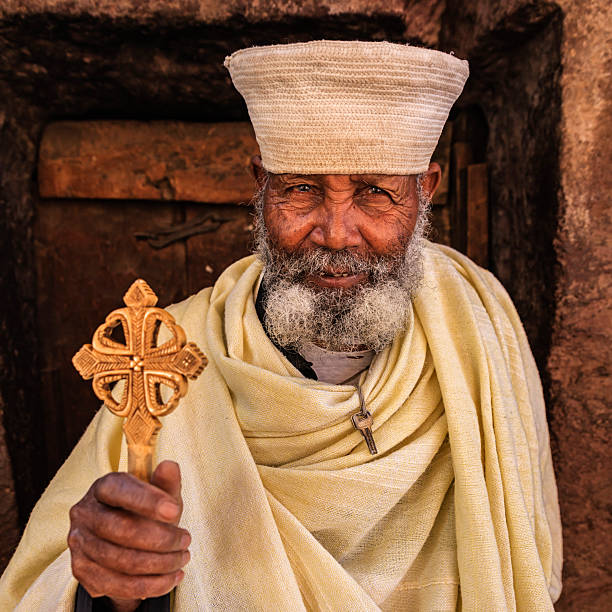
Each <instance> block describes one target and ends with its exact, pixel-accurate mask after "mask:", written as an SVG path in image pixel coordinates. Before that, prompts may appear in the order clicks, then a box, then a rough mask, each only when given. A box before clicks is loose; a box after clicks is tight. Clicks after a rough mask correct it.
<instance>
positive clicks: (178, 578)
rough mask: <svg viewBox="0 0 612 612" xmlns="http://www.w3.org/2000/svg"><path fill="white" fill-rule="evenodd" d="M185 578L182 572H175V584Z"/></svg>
mask: <svg viewBox="0 0 612 612" xmlns="http://www.w3.org/2000/svg"><path fill="white" fill-rule="evenodd" d="M184 577H185V572H184V571H183V570H179V571H178V572H176V578H175V584H178V583H179V582H180V581H181V580H182V579H183V578H184Z"/></svg>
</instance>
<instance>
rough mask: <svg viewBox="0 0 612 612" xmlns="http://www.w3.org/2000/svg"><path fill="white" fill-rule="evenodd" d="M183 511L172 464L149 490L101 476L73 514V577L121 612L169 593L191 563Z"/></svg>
mask: <svg viewBox="0 0 612 612" xmlns="http://www.w3.org/2000/svg"><path fill="white" fill-rule="evenodd" d="M182 511H183V502H182V498H181V472H180V470H179V466H178V464H177V463H174V462H173V461H162V462H161V463H160V464H159V465H158V466H157V468H156V469H155V471H154V472H153V476H152V478H151V484H147V483H145V482H141V481H140V480H138V479H137V478H134V477H133V476H131V475H129V474H125V473H112V474H107V475H106V476H103V477H102V478H100V479H98V480H96V482H94V484H93V485H92V486H91V488H90V489H89V491H88V492H87V494H86V495H85V497H83V499H82V500H81V501H80V502H78V503H77V504H75V505H74V506H73V507H72V508H71V509H70V533H69V534H68V546H69V547H70V552H71V555H72V573H73V574H74V576H75V578H76V579H77V580H78V581H79V582H80V583H81V584H82V585H83V587H84V588H85V589H86V590H87V591H88V593H89V594H90V595H91V596H92V597H101V596H102V595H106V596H107V597H109V598H110V599H111V600H112V602H113V605H114V606H115V609H116V610H117V611H118V612H131V611H132V610H135V609H136V608H137V607H138V605H139V604H140V600H142V599H147V598H149V597H158V596H160V595H164V594H166V593H168V592H169V591H171V590H172V589H173V588H174V587H175V586H176V585H177V584H178V583H179V582H180V581H181V580H182V579H183V572H182V571H181V568H182V567H183V566H184V565H185V564H186V563H187V562H188V561H189V551H188V550H187V547H188V546H189V544H190V542H191V536H190V535H189V532H188V531H186V530H185V529H181V528H180V527H177V523H178V521H179V519H180V517H181V513H182Z"/></svg>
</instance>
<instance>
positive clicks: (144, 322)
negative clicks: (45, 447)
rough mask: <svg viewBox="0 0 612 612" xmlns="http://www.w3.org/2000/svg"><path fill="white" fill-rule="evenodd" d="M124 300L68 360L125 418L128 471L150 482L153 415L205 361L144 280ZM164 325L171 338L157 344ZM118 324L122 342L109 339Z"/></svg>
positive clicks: (168, 405) (169, 405)
mask: <svg viewBox="0 0 612 612" xmlns="http://www.w3.org/2000/svg"><path fill="white" fill-rule="evenodd" d="M123 301H124V302H125V305H126V306H127V308H119V309H117V310H113V312H111V313H110V314H109V315H108V316H107V317H106V320H105V321H104V323H103V324H102V325H100V326H99V327H98V329H97V330H96V331H95V333H94V336H93V339H92V343H91V344H84V345H83V346H82V347H81V349H80V350H79V351H78V353H77V354H76V355H75V356H74V357H73V358H72V363H73V364H74V367H75V368H76V369H77V370H78V371H79V374H81V376H82V377H83V378H85V379H86V380H87V379H90V378H93V381H92V386H93V390H94V393H95V394H96V395H97V396H98V397H99V398H100V399H101V400H102V401H103V402H104V403H105V405H106V406H107V407H108V409H109V410H110V411H111V412H113V413H114V414H116V415H117V416H119V417H124V418H125V422H124V424H123V431H124V433H125V437H126V439H127V444H128V472H129V473H130V474H133V475H134V476H137V477H138V478H140V479H141V480H146V481H149V480H150V479H151V472H152V468H153V453H154V449H155V442H156V439H157V434H158V432H159V430H160V429H161V423H160V421H159V419H158V418H157V417H160V416H163V415H166V414H169V413H170V412H172V411H173V410H174V409H175V408H176V406H177V405H178V402H179V400H180V398H181V397H183V396H184V395H185V393H187V379H188V378H190V379H195V378H197V377H198V376H199V375H200V374H201V373H202V370H203V369H204V367H205V366H206V364H207V360H206V357H205V356H204V354H203V353H202V351H200V349H199V348H198V347H197V346H196V345H195V344H194V343H193V342H189V343H187V342H186V338H185V332H184V331H183V329H182V328H181V327H180V326H179V325H178V324H177V323H176V321H175V320H174V317H173V316H172V315H171V314H170V313H168V312H167V311H165V310H163V309H161V308H155V307H154V306H155V304H157V296H156V295H155V293H153V290H152V289H151V287H149V285H148V284H147V283H146V282H145V281H143V280H141V279H139V280H137V281H135V282H134V283H133V284H132V286H131V287H130V288H129V289H128V291H127V293H126V294H125V295H124V296H123ZM162 324H163V325H164V327H165V328H166V329H167V331H168V332H169V333H170V338H169V339H168V340H166V341H164V342H163V343H162V344H160V345H159V346H158V344H157V341H158V335H159V331H160V328H161V326H162ZM119 325H120V326H121V329H122V330H123V335H124V337H125V344H124V343H122V342H120V341H117V340H114V339H113V338H112V334H113V330H114V329H115V328H116V327H117V326H119ZM115 384H117V385H122V388H121V387H119V386H118V387H117V389H116V390H115V391H116V393H115V396H117V394H118V393H120V399H119V400H118V401H117V400H115V397H113V393H112V387H113V386H114V385H115ZM164 387H165V388H166V389H164ZM165 391H166V393H165ZM167 395H169V397H167ZM164 396H166V397H164Z"/></svg>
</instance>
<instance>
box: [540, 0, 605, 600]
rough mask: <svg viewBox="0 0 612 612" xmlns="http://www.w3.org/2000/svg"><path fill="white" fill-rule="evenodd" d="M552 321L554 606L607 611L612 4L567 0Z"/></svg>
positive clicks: (599, 1)
mask: <svg viewBox="0 0 612 612" xmlns="http://www.w3.org/2000/svg"><path fill="white" fill-rule="evenodd" d="M562 6H563V9H564V10H565V19H564V22H563V26H564V38H563V44H562V57H563V72H562V77H561V87H562V96H563V106H562V111H563V112H562V117H561V152H560V177H561V183H560V199H559V216H558V225H557V235H556V239H555V245H554V246H555V255H556V258H557V266H558V267H557V269H558V275H557V286H556V291H555V305H556V311H555V318H554V322H553V335H552V341H551V351H550V356H549V359H548V366H547V372H548V376H549V380H550V383H549V384H550V403H551V408H552V410H551V423H550V425H551V431H552V436H553V449H554V460H555V464H556V467H557V474H558V480H559V497H560V502H561V516H562V518H563V523H564V534H565V551H566V554H565V593H564V596H563V599H562V601H561V602H560V605H559V608H558V609H559V610H568V611H569V610H606V609H610V608H611V607H612V594H611V592H610V586H609V584H610V569H609V568H610V563H609V562H610V550H611V549H612V535H611V534H612V530H611V529H610V527H611V519H610V502H611V501H612V495H611V491H610V478H609V474H610V453H609V450H608V449H609V445H610V437H611V436H610V434H611V426H610V421H611V419H610V406H611V405H612V400H611V398H612V381H611V378H610V364H611V363H612V336H611V330H612V310H611V308H610V306H611V303H612V239H611V238H610V235H611V233H612V208H611V207H610V194H611V193H612V173H610V169H609V165H610V160H611V159H612V129H611V127H610V126H612V45H611V41H612V5H611V4H610V3H609V2H606V1H605V0H597V1H594V2H579V3H576V2H571V1H569V0H564V1H563V3H562Z"/></svg>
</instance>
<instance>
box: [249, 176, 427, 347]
mask: <svg viewBox="0 0 612 612" xmlns="http://www.w3.org/2000/svg"><path fill="white" fill-rule="evenodd" d="M418 185H419V213H418V218H417V223H416V226H415V229H414V232H413V233H412V236H411V237H410V239H409V240H408V244H407V245H406V247H405V250H404V252H403V254H401V255H400V256H395V257H379V258H376V259H368V260H365V259H363V258H360V257H358V256H357V255H355V254H354V253H352V252H351V251H349V250H348V249H347V250H343V251H330V250H329V249H325V248H319V249H312V250H308V251H306V252H298V253H285V252H281V251H279V250H277V249H275V248H274V247H273V246H272V245H271V244H270V241H269V239H268V235H267V231H266V228H265V225H264V223H263V214H262V207H263V193H261V194H259V195H258V197H257V198H256V200H255V206H256V209H257V212H258V217H257V227H256V241H257V250H256V252H257V254H258V255H259V257H260V258H261V260H262V261H263V263H264V266H265V273H264V279H263V282H264V283H265V288H266V294H267V295H266V300H265V303H264V309H265V324H266V331H267V332H268V335H269V336H270V337H271V338H272V340H274V341H275V342H276V343H277V344H278V345H280V346H283V347H286V348H292V349H296V350H298V351H299V350H300V348H301V347H302V346H304V345H305V344H308V343H312V344H315V345H317V346H319V347H321V348H324V349H327V350H330V351H352V350H367V349H371V350H374V351H377V352H378V351H381V350H382V349H383V348H385V347H386V346H387V345H389V344H390V343H391V342H392V341H393V339H394V338H395V336H396V335H397V334H398V333H399V332H401V331H403V330H405V328H406V324H407V321H408V317H409V314H410V308H411V301H412V298H413V297H414V295H415V293H416V291H417V290H418V288H419V286H420V284H421V281H422V278H423V247H424V237H425V234H426V230H427V228H428V226H429V208H430V203H429V201H428V200H427V199H426V198H425V197H424V195H423V192H422V190H421V188H420V181H418ZM329 267H338V268H341V269H343V270H350V271H351V272H353V273H357V272H368V279H367V280H366V281H365V282H363V283H360V284H359V285H358V286H357V287H354V288H352V289H325V288H319V287H317V288H315V287H313V286H312V285H310V284H306V283H305V282H304V278H305V277H306V276H307V275H309V274H317V273H319V274H320V273H321V272H322V271H323V270H324V269H329Z"/></svg>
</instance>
